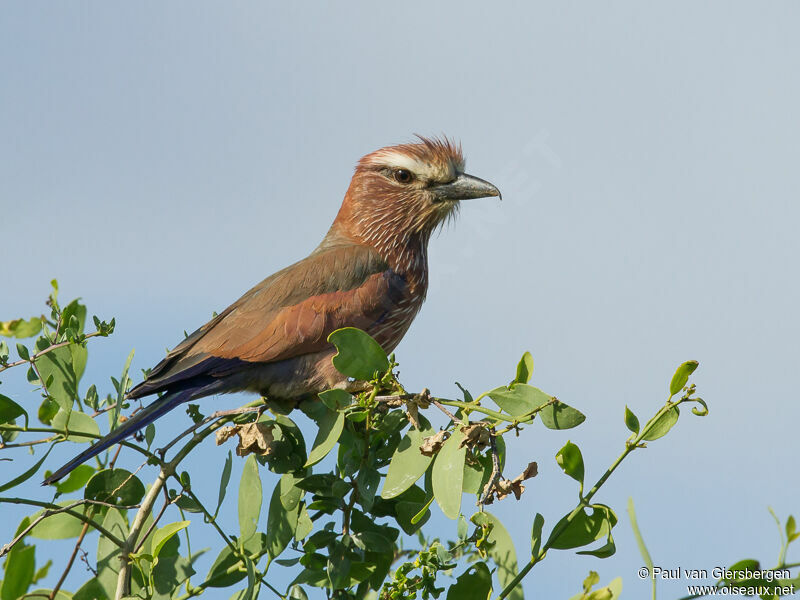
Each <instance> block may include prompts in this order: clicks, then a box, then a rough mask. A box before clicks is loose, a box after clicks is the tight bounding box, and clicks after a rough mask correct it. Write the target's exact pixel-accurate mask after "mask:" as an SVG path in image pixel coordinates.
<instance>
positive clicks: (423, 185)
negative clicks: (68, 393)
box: [42, 136, 502, 485]
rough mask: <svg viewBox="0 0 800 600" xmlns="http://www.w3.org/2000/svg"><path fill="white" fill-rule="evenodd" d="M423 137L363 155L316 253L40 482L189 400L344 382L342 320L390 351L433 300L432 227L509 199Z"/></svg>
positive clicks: (295, 396) (262, 289)
mask: <svg viewBox="0 0 800 600" xmlns="http://www.w3.org/2000/svg"><path fill="white" fill-rule="evenodd" d="M417 138H418V139H417V140H416V141H414V142H409V143H404V144H398V145H394V146H387V147H385V148H381V149H379V150H376V151H374V152H372V153H370V154H367V155H366V156H364V157H363V158H361V160H359V162H358V163H357V165H356V168H355V172H354V174H353V177H352V180H351V182H350V186H349V188H348V189H347V192H346V193H345V196H344V200H343V201H342V205H341V208H340V209H339V212H338V214H337V215H336V218H335V219H334V221H333V224H332V225H331V227H330V229H329V230H328V232H327V234H326V235H325V237H324V238H323V239H322V241H321V242H320V244H319V245H318V246H317V247H316V248H315V249H314V250H313V251H312V252H311V254H309V255H308V256H307V257H306V258H304V259H302V260H300V261H299V262H296V263H294V264H292V265H291V266H289V267H286V268H285V269H283V270H280V271H278V272H277V273H275V274H273V275H271V276H269V277H267V278H266V279H264V280H263V281H261V282H260V283H259V284H257V285H256V286H255V287H253V288H252V289H250V290H249V291H248V292H246V293H245V294H244V295H243V296H242V297H241V298H239V299H238V300H237V301H236V302H234V303H233V304H231V305H230V306H229V307H228V308H226V309H225V310H224V311H222V312H221V313H219V314H218V315H217V316H215V317H214V318H213V319H211V320H210V321H209V322H208V323H206V324H205V325H203V326H202V327H200V328H199V329H197V330H196V331H195V332H194V333H192V334H191V335H189V336H188V337H186V338H185V339H184V340H183V341H182V342H180V343H179V344H178V345H177V346H176V347H175V348H174V349H173V350H171V351H170V352H168V353H167V355H166V357H165V358H164V359H163V360H162V361H161V362H159V363H158V364H157V365H156V366H155V367H154V368H153V369H152V370H151V371H150V372H149V373H148V374H147V375H146V378H145V379H144V381H142V382H141V383H139V384H138V385H136V386H135V387H133V388H132V389H131V390H130V391H129V392H128V393H127V396H126V397H127V398H128V399H131V400H135V399H139V398H142V397H145V396H149V395H151V394H160V396H159V397H158V398H156V399H155V400H154V401H153V402H152V403H150V404H149V405H148V406H146V407H145V408H144V409H142V410H140V411H139V412H136V413H135V414H134V415H133V416H132V417H130V418H129V419H127V420H125V421H123V422H121V423H120V424H119V426H118V427H116V428H115V429H113V430H112V431H111V432H110V433H109V434H108V435H106V436H105V437H103V438H101V439H100V440H98V441H97V442H96V443H94V444H93V445H92V446H90V447H89V448H88V449H87V450H85V451H84V452H82V453H80V454H79V455H77V456H76V457H75V458H73V459H72V460H70V461H69V462H68V463H67V464H65V465H64V466H63V467H61V468H60V469H58V470H56V471H55V472H54V473H53V474H51V475H50V476H49V477H47V478H46V479H45V480H44V482H43V484H42V485H47V484H52V483H54V482H56V481H58V480H59V479H61V478H62V477H64V476H65V475H67V474H68V473H69V472H70V471H72V469H74V468H75V467H77V466H78V465H80V464H82V463H83V462H85V461H86V460H89V459H90V458H92V457H93V456H95V455H96V454H98V453H100V452H102V451H103V450H105V449H107V448H109V447H111V446H113V445H114V444H116V443H118V442H120V441H122V440H123V439H125V438H126V437H128V436H129V435H132V434H133V433H135V432H136V431H138V430H140V429H142V428H143V427H145V426H147V425H148V424H149V423H152V422H153V421H155V420H156V419H158V418H160V417H161V416H163V415H164V414H166V413H167V412H169V411H171V410H172V409H174V408H175V407H177V406H179V405H181V404H183V403H185V402H188V401H190V400H195V399H198V398H202V397H205V396H210V395H215V394H222V393H230V392H242V391H245V392H255V393H257V394H260V395H262V396H263V397H265V398H267V399H274V400H277V401H290V402H291V401H299V400H301V399H304V398H308V397H313V396H314V395H315V394H317V393H319V392H321V391H324V390H326V389H330V388H334V387H341V386H343V385H346V384H347V379H346V377H345V376H343V375H342V374H340V373H339V372H338V371H337V370H336V369H335V368H334V366H333V363H332V360H331V359H332V357H333V356H334V354H335V353H336V349H335V347H334V346H333V344H332V343H330V342H329V341H328V336H329V334H330V333H332V332H333V331H335V330H337V329H339V328H342V327H356V328H359V329H362V330H363V331H365V332H366V333H368V334H369V335H371V336H372V337H373V338H374V339H375V340H376V341H377V342H378V343H379V344H380V345H381V347H382V348H383V349H384V350H385V351H386V352H387V353H389V352H392V351H393V350H394V349H395V347H396V346H397V345H398V344H399V343H400V340H401V339H402V338H403V336H404V335H405V333H406V331H408V328H409V326H410V325H411V322H412V321H413V320H414V317H415V316H416V315H417V313H418V312H419V310H420V307H421V306H422V303H423V302H424V300H425V296H426V293H427V289H428V242H429V240H430V238H431V235H432V234H433V233H434V232H435V231H437V229H439V228H440V227H441V226H443V225H444V224H445V223H446V222H447V221H448V220H450V219H451V218H453V217H454V215H455V214H456V213H457V211H458V208H459V205H460V202H461V201H462V200H468V199H475V198H489V197H495V196H496V197H498V198H500V199H502V196H501V194H500V191H499V190H498V189H497V187H495V186H494V185H493V184H491V183H489V182H488V181H485V180H483V179H480V178H478V177H474V176H472V175H468V174H467V173H465V171H464V156H463V153H462V149H461V144H460V143H458V144H457V143H455V142H453V141H451V140H450V139H448V138H447V137H430V138H428V137H422V136H417Z"/></svg>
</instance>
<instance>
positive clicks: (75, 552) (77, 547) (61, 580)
mask: <svg viewBox="0 0 800 600" xmlns="http://www.w3.org/2000/svg"><path fill="white" fill-rule="evenodd" d="M87 531H89V524H88V523H84V524H83V529H81V534H80V535H79V536H78V541H77V542H76V543H75V548H74V549H73V550H72V555H71V556H70V557H69V560H68V561H67V567H66V568H65V569H64V572H63V573H62V574H61V577H60V578H59V580H58V583H56V586H55V587H54V588H53V591H52V592H50V600H54V599H55V597H56V595H57V594H58V590H60V589H61V586H62V585H64V580H65V579H66V578H67V575H68V574H69V572H70V570H71V569H72V565H73V564H74V563H75V557H76V556H78V550H80V549H81V544H82V543H83V538H85V537H86V532H87Z"/></svg>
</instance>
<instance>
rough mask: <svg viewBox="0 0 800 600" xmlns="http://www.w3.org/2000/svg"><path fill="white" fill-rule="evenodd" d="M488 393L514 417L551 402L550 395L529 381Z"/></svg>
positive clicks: (501, 387)
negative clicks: (528, 382) (529, 383)
mask: <svg viewBox="0 0 800 600" xmlns="http://www.w3.org/2000/svg"><path fill="white" fill-rule="evenodd" d="M487 395H488V396H489V397H490V398H491V399H492V400H494V401H495V403H497V406H499V407H500V408H502V409H503V410H504V411H506V412H507V413H508V414H510V415H512V416H514V417H519V416H521V415H524V414H527V413H529V412H531V411H533V410H536V409H537V408H539V407H540V406H542V405H544V404H547V403H548V402H550V396H548V395H547V394H545V393H544V392H543V391H542V390H540V389H539V388H535V387H533V386H532V385H528V384H527V383H512V384H511V385H510V386H508V387H506V386H500V387H499V388H495V389H493V390H491V391H489V392H487Z"/></svg>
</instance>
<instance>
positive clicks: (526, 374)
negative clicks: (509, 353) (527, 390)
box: [511, 352, 533, 383]
mask: <svg viewBox="0 0 800 600" xmlns="http://www.w3.org/2000/svg"><path fill="white" fill-rule="evenodd" d="M531 375H533V356H531V353H530V352H526V353H525V354H523V355H522V358H520V359H519V364H517V375H516V377H514V381H512V382H511V383H528V382H529V381H530V380H531Z"/></svg>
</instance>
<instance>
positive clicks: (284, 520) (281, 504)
mask: <svg viewBox="0 0 800 600" xmlns="http://www.w3.org/2000/svg"><path fill="white" fill-rule="evenodd" d="M296 481H297V479H296V478H295V477H294V476H293V475H291V474H290V473H286V474H285V475H283V476H282V477H281V480H280V483H279V484H278V485H276V486H275V489H274V490H273V491H272V497H271V498H270V502H269V512H268V514H267V538H266V546H267V552H268V554H269V556H270V558H273V559H274V558H277V557H278V556H280V554H281V553H282V552H283V551H284V550H285V549H286V546H288V545H289V542H290V541H292V537H294V532H295V530H296V529H297V519H298V514H299V505H298V504H297V503H296V502H295V501H294V497H295V494H297V493H299V494H300V495H301V496H302V490H299V489H298V488H296V487H295V485H294V484H295V482H296ZM293 490H297V491H296V492H295V491H293ZM287 505H288V506H291V507H292V508H291V509H287V508H286V506H287Z"/></svg>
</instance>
